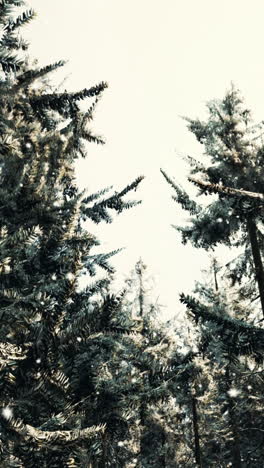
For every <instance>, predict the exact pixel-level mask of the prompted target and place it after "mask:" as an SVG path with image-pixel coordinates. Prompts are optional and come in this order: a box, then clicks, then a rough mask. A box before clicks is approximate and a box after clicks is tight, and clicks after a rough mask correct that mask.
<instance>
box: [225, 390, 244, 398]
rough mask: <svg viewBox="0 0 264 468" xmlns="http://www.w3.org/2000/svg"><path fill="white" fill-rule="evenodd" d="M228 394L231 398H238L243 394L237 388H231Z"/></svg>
mask: <svg viewBox="0 0 264 468" xmlns="http://www.w3.org/2000/svg"><path fill="white" fill-rule="evenodd" d="M227 393H228V395H229V396H230V397H231V398H236V397H237V396H238V395H239V393H241V392H240V390H238V389H237V388H230V390H228V392H227Z"/></svg>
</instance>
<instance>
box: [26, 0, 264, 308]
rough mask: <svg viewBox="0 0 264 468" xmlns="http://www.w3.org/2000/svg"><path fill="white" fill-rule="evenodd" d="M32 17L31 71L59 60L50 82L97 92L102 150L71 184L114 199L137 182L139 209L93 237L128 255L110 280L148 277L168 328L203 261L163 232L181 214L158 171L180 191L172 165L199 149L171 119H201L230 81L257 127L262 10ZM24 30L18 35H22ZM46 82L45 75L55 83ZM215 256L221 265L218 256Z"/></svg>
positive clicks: (140, 6)
mask: <svg viewBox="0 0 264 468" xmlns="http://www.w3.org/2000/svg"><path fill="white" fill-rule="evenodd" d="M29 5H30V6H32V7H33V8H34V10H35V11H36V12H37V14H38V17H37V19H36V20H34V21H33V22H32V23H31V24H30V25H29V26H28V27H27V31H26V35H27V38H29V40H30V42H31V48H30V52H31V56H32V55H33V56H35V57H36V58H38V59H39V61H40V63H41V64H49V63H51V62H54V61H57V60H60V59H66V60H68V61H69V62H68V64H67V66H65V67H64V69H63V70H62V71H60V72H57V78H56V79H57V80H61V79H62V78H63V77H64V76H66V75H68V74H70V76H69V78H68V81H67V83H66V84H65V88H67V89H71V90H73V89H74V90H79V89H81V88H84V87H89V86H92V85H95V84H96V83H98V82H100V81H107V82H108V84H109V88H108V89H107V90H106V91H105V93H104V96H103V99H102V100H101V102H100V105H99V107H98V109H97V112H96V115H95V119H94V123H93V128H94V131H95V133H97V134H100V135H103V136H104V137H105V139H106V145H105V146H103V147H101V146H95V145H90V147H89V156H88V159H87V160H85V161H81V162H80V163H79V164H78V181H79V183H80V185H81V186H82V187H86V188H87V189H88V190H89V191H90V192H91V191H96V190H98V189H99V188H104V187H105V186H108V185H114V188H115V189H116V190H118V189H119V188H122V187H124V186H125V185H127V184H129V183H130V182H132V180H134V178H136V177H137V176H138V175H141V174H143V175H145V176H146V179H145V180H144V181H143V183H142V186H141V188H140V189H139V190H138V191H137V192H136V194H135V193H134V192H133V194H132V197H136V198H137V199H142V200H143V203H142V205H141V206H139V207H136V208H134V209H133V210H131V211H128V212H126V213H124V214H122V215H120V216H119V217H118V218H117V219H115V221H114V222H113V224H112V225H107V226H103V225H100V226H99V227H95V228H93V232H94V233H97V234H98V236H99V239H100V240H101V242H102V246H103V248H104V249H105V250H110V249H115V248H118V247H122V246H126V250H125V251H124V252H122V253H121V254H119V255H118V256H116V257H113V260H112V263H113V264H114V265H115V267H116V268H117V271H118V277H119V278H123V275H125V274H126V273H128V272H129V270H130V269H131V268H132V267H133V265H134V264H135V262H136V261H137V259H138V258H139V256H141V257H142V258H143V260H144V261H145V263H146V264H147V265H148V267H149V272H150V273H153V274H154V275H155V277H156V291H155V293H154V294H155V296H159V297H160V302H161V303H162V304H164V305H166V306H167V309H166V310H167V314H168V316H171V315H173V314H175V313H177V311H178V310H179V305H178V302H177V297H178V294H179V292H181V291H184V292H186V293H188V292H191V289H192V288H193V285H194V280H195V278H199V276H200V275H199V271H200V270H201V268H204V267H205V266H206V265H207V256H206V255H205V254H204V253H203V252H202V251H198V250H194V249H192V248H190V247H186V246H182V245H181V243H180V238H179V236H178V235H177V233H176V231H175V230H173V229H172V228H171V227H170V224H177V223H179V224H180V223H181V221H182V219H181V216H182V214H181V212H180V210H179V209H178V207H177V205H176V204H175V203H174V202H173V201H172V200H171V195H172V191H171V190H170V188H169V186H168V185H167V184H166V182H165V180H164V179H163V178H162V176H161V174H160V172H159V169H160V167H162V168H163V169H165V170H166V171H167V172H168V174H169V175H170V176H174V178H175V180H177V181H179V182H181V183H182V184H185V178H186V172H185V171H184V167H183V164H182V163H181V160H180V158H179V155H180V154H181V153H182V154H191V155H192V156H198V157H199V156H200V154H201V148H200V146H199V145H198V143H196V141H195V139H194V136H193V135H192V134H191V133H190V132H188V131H187V129H186V125H185V122H184V121H183V120H182V119H181V116H189V117H201V118H203V117H204V116H205V115H206V114H205V103H206V102H207V101H208V100H210V99H214V98H222V97H223V95H224V94H225V92H226V90H227V89H228V88H229V86H230V83H231V81H233V82H234V83H235V85H236V86H237V87H238V88H239V89H241V91H242V94H243V95H244V96H245V98H246V102H247V104H248V106H249V107H250V108H251V109H253V110H254V116H255V117H256V120H263V119H264V110H263V87H264V58H263V45H264V30H263V18H264V2H263V1H262V0H259V1H257V0H251V1H250V2H249V1H247V0H221V2H220V1H216V0H215V1H212V0H199V1H197V0H184V1H182V0H181V1H180V0H133V1H131V0H130V1H129V0H93V1H90V0H75V1H73V0H45V1H43V0H32V1H31V2H29ZM24 29H25V28H24ZM54 79H55V75H54ZM221 256H222V253H221Z"/></svg>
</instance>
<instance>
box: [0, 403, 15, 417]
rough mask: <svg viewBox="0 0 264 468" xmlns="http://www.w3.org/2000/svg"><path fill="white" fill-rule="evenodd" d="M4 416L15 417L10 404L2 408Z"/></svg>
mask: <svg viewBox="0 0 264 468" xmlns="http://www.w3.org/2000/svg"><path fill="white" fill-rule="evenodd" d="M2 416H3V417H4V418H5V419H11V418H12V417H13V411H12V409H11V408H9V406H6V407H5V408H3V409H2Z"/></svg>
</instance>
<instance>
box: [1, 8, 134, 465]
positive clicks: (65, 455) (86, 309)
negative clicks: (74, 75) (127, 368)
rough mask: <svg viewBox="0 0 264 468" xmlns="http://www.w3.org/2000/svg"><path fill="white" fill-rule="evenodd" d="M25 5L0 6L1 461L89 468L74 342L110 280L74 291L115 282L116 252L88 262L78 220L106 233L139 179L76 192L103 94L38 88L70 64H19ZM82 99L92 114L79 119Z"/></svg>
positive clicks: (85, 406) (86, 330)
mask: <svg viewBox="0 0 264 468" xmlns="http://www.w3.org/2000/svg"><path fill="white" fill-rule="evenodd" d="M23 5H24V2H23V1H18V0H2V1H1V5H0V23H1V29H2V36H1V39H0V64H1V67H2V72H1V76H0V104H1V105H0V108H1V111H0V165H1V174H0V193H1V207H0V245H1V250H0V275H1V287H0V298H1V299H0V313H1V328H0V357H1V367H0V373H1V378H0V393H1V396H0V406H1V416H0V417H1V420H0V427H1V431H0V432H1V436H0V461H1V466H3V467H6V468H9V467H10V468H11V467H14V466H17V467H26V468H31V467H32V468H33V467H36V466H43V467H46V466H47V467H50V468H52V467H64V466H65V467H70V466H71V467H74V466H84V465H83V463H82V457H83V454H84V453H85V454H86V455H87V454H88V453H89V452H91V453H94V447H95V442H96V438H97V437H98V434H102V433H103V429H104V427H103V426H102V424H101V423H102V422H101V421H100V419H97V422H96V426H91V425H90V424H89V422H90V418H89V417H88V414H87V410H89V411H90V409H91V405H90V403H89V402H88V395H87V399H82V398H81V396H80V395H78V394H77V392H76V382H75V380H74V379H73V370H72V369H70V362H71V360H72V359H73V358H74V356H75V355H76V354H79V355H80V358H81V357H82V354H81V353H80V350H79V346H80V341H79V339H80V338H81V339H82V338H83V337H84V336H85V338H86V339H88V337H89V335H90V334H91V333H94V329H95V328H96V327H94V325H93V321H92V320H91V308H94V307H95V304H96V294H99V293H102V291H103V290H104V289H105V288H107V286H108V284H109V277H106V279H105V280H100V281H95V282H94V283H92V284H90V285H89V286H87V287H86V288H85V289H80V287H79V283H78V281H79V278H80V276H81V275H82V274H88V275H94V274H95V271H96V267H97V266H100V267H102V268H103V269H105V270H106V271H107V272H111V271H112V268H111V266H110V265H109V264H108V258H109V257H110V256H111V255H112V254H113V253H114V252H112V253H107V254H103V253H102V254H96V255H93V254H92V252H91V249H92V247H93V246H95V245H98V241H97V239H96V238H95V236H94V235H93V234H92V233H90V232H87V231H86V230H85V229H84V227H83V221H85V220H86V219H88V218H89V219H91V220H92V221H94V222H96V223H98V222H100V221H107V222H109V221H110V220H111V217H110V211H111V210H113V211H115V212H117V213H120V212H122V211H123V209H127V208H130V207H132V206H134V205H135V204H136V203H137V202H129V201H126V200H124V196H125V195H126V194H127V193H128V192H129V191H131V190H134V189H136V188H137V186H138V184H139V183H140V181H141V179H142V177H139V178H138V179H136V180H135V181H134V182H133V183H132V184H130V185H128V186H127V187H125V188H124V190H122V191H120V192H119V193H118V192H115V193H114V194H113V195H111V194H110V195H107V196H105V193H106V191H103V190H102V191H100V192H98V193H97V194H94V195H87V194H85V193H80V191H79V190H78V188H77V187H76V184H75V180H74V163H75V160H76V159H77V158H78V157H79V155H82V156H84V155H85V145H86V142H87V141H88V142H90V141H94V142H97V143H102V140H101V139H100V138H97V137H96V136H94V135H93V134H92V133H91V131H90V129H89V121H90V119H91V118H92V115H93V110H94V107H95V105H96V103H97V101H98V99H99V97H100V96H101V94H102V92H103V91H104V89H105V88H106V86H107V85H106V83H100V84H98V85H96V86H94V87H92V88H90V89H84V90H81V91H79V92H72V93H67V92H66V91H65V92H63V93H58V92H51V91H50V87H47V86H46V85H45V80H43V78H44V77H46V76H47V74H48V73H50V72H51V71H54V70H56V69H57V68H58V67H60V66H62V65H63V62H59V63H56V64H54V65H48V66H46V67H44V68H38V67H37V66H36V65H34V66H31V65H30V64H29V60H27V59H26V58H25V57H24V56H23V53H21V52H23V50H24V49H25V48H26V47H27V45H26V44H25V42H24V41H23V40H22V39H21V37H20V34H19V31H20V27H21V26H23V24H25V23H26V22H27V21H28V20H30V19H31V18H32V17H33V16H34V14H33V12H32V11H28V12H25V13H23V14H22V15H21V16H19V17H18V18H17V19H14V17H13V10H14V7H16V6H23ZM11 14H12V16H11ZM14 51H18V52H19V53H20V55H21V57H22V58H16V57H15V55H14ZM33 85H34V86H33ZM86 98H89V99H91V100H92V103H91V105H90V106H89V107H88V109H87V110H86V111H82V110H81V109H80V106H79V103H80V101H82V100H84V99H86ZM111 304H112V302H111V300H110V301H107V300H106V301H104V302H103V303H102V302H101V303H100V304H99V303H98V304H97V306H96V307H99V308H101V307H104V308H105V309H107V310H108V308H111ZM100 310H101V309H100ZM98 313H100V312H98ZM93 320H94V318H93ZM96 331H97V332H98V333H100V331H99V330H96ZM88 341H89V339H88ZM87 347H89V343H87ZM90 352H91V351H90ZM98 377H99V376H98V375H96V376H95V378H98ZM87 384H88V383H87ZM78 396H80V399H79V400H78ZM99 445H100V444H99Z"/></svg>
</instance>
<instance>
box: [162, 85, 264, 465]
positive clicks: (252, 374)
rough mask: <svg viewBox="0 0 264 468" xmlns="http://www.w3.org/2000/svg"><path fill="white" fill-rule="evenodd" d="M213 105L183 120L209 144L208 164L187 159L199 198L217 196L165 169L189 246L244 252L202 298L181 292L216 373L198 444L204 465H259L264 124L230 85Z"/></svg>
mask: <svg viewBox="0 0 264 468" xmlns="http://www.w3.org/2000/svg"><path fill="white" fill-rule="evenodd" d="M208 111H209V117H208V120H207V121H206V122H201V121H200V120H198V119H197V120H192V119H186V120H187V122H188V127H189V129H190V131H191V132H192V133H194V135H195V136H196V138H197V140H198V141H199V142H200V143H201V144H203V145H204V146H205V153H204V155H203V156H204V163H202V162H200V161H196V160H194V159H193V158H191V157H187V160H188V161H189V163H190V166H191V169H190V176H189V181H190V182H192V183H193V184H194V185H196V186H197V187H198V188H199V195H213V196H211V199H210V200H209V201H208V200H207V202H206V203H203V204H202V203H200V204H199V203H198V202H197V200H196V199H195V200H194V199H191V198H190V197H189V195H188V194H187V192H186V191H185V190H184V189H183V188H182V187H180V186H179V185H177V183H175V182H174V180H172V179H171V178H170V177H169V176H168V175H167V174H166V173H165V172H164V171H162V172H163V175H164V176H165V178H166V180H167V182H168V183H169V184H170V185H171V186H172V187H173V189H174V190H175V193H176V195H175V196H174V197H173V198H174V199H175V201H176V202H177V203H179V204H180V205H181V207H182V208H183V209H184V210H186V211H187V212H189V214H190V215H191V218H190V223H189V225H188V226H185V227H179V226H178V227H177V228H176V229H177V230H178V231H180V232H181V234H182V241H183V243H184V244H185V243H186V242H187V241H190V242H191V243H192V244H193V245H194V246H195V247H198V248H204V249H206V250H210V249H212V250H214V248H215V246H217V245H218V244H220V243H222V244H224V245H226V246H228V247H230V248H235V247H240V249H241V253H240V254H239V256H238V257H236V259H234V260H233V261H232V262H230V263H229V269H228V270H225V275H224V276H225V279H223V278H220V277H219V267H218V265H217V264H216V263H215V262H213V265H212V272H211V275H212V282H211V283H212V286H211V287H208V284H204V285H200V286H199V287H198V288H197V290H196V296H195V295H194V296H188V295H185V294H182V295H181V301H182V302H183V303H184V304H185V305H186V306H187V309H188V311H189V314H190V316H191V317H192V318H193V319H194V322H195V324H196V326H197V331H198V335H197V349H198V351H197V355H198V357H199V362H200V363H201V364H202V368H204V365H203V361H204V362H205V363H206V362H207V364H206V368H207V371H206V369H205V368H204V369H205V373H206V374H207V375H211V376H213V385H212V387H211V389H210V391H209V392H208V397H207V399H206V398H205V399H204V396H203V395H201V398H200V397H199V396H198V411H199V415H200V418H202V420H203V419H204V415H206V414H207V410H208V409H209V410H210V411H209V415H208V416H207V417H206V419H205V421H206V422H207V423H209V426H208V425H207V424H206V422H205V424H204V425H203V426H202V428H203V429H202V431H199V433H197V436H198V438H200V441H199V442H201V441H202V443H199V444H197V443H196V442H195V444H194V450H195V458H196V463H197V464H198V466H202V464H204V465H205V466H229V465H230V466H235V467H237V468H240V467H242V466H252V467H257V466H259V465H260V464H261V463H262V461H261V460H262V459H263V451H262V445H263V433H262V429H261V428H262V425H263V422H262V414H263V397H262V394H261V393H260V392H259V388H260V387H259V385H261V380H262V375H263V366H262V362H263V345H264V341H263V339H264V330H263V326H262V320H261V319H260V316H259V313H258V312H259V308H258V307H256V299H260V306H261V309H262V313H263V312H264V307H263V306H264V302H263V298H264V288H263V286H264V283H263V278H264V276H263V260H262V253H263V234H262V223H263V199H264V197H263V184H262V178H263V154H264V151H263V150H264V147H263V142H262V138H261V133H262V132H261V130H262V127H263V124H262V123H261V124H260V125H256V126H253V124H252V120H251V116H250V112H249V111H248V110H247V108H245V106H244V104H243V101H242V99H241V97H240V94H239V92H238V91H237V90H235V89H234V88H233V87H232V89H231V90H230V91H229V92H228V93H227V94H226V96H225V98H224V99H223V100H222V101H212V102H210V103H209V104H208ZM236 253H237V252H236V250H235V249H234V255H235V254H236ZM252 273H253V275H252ZM252 277H253V279H252ZM227 278H231V279H232V283H229V282H228V280H227ZM256 292H257V293H258V294H256ZM253 293H254V296H253V297H252V294H253ZM253 299H254V301H253ZM180 387H182V385H180ZM203 399H204V401H206V400H207V401H208V402H209V406H207V410H206V409H205V408H202V401H203ZM203 413H204V415H203ZM210 414H211V415H210ZM210 425H212V427H211V428H210ZM200 427H201V424H200V425H199V426H198V429H199V428H200ZM194 429H195V428H194ZM212 429H214V430H215V436H214V437H212ZM210 433H211V435H210ZM206 434H207V437H209V440H208V439H207V442H206V444H205V443H204V438H205V436H206ZM254 434H255V435H254ZM199 448H202V450H201V457H200V458H199V455H198V453H197V449H199ZM197 455H198V456H197ZM215 463H219V465H215Z"/></svg>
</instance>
